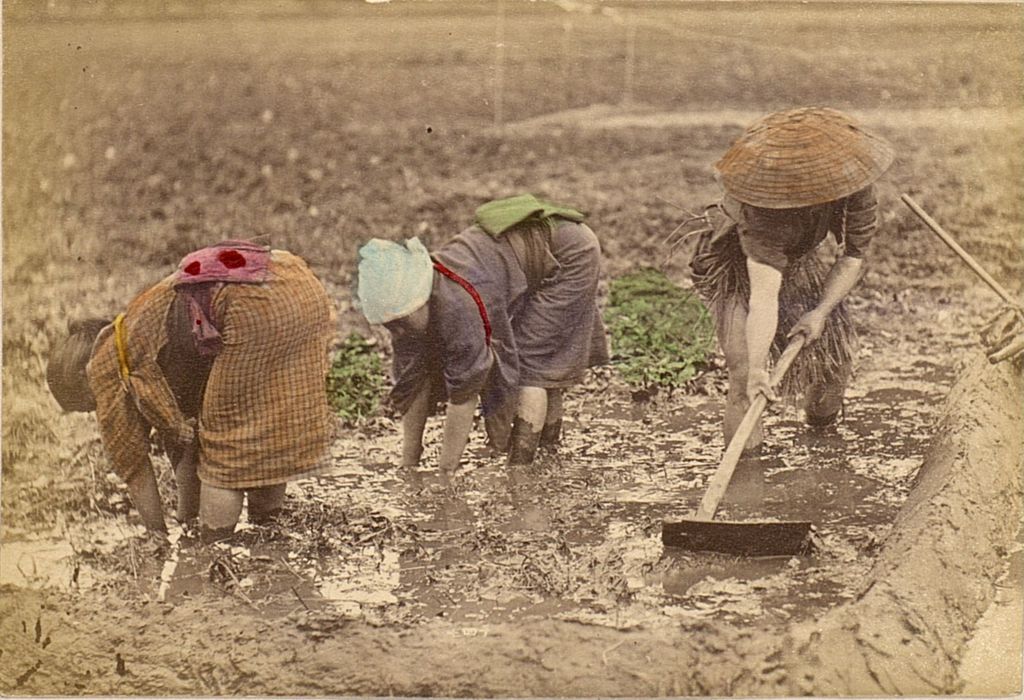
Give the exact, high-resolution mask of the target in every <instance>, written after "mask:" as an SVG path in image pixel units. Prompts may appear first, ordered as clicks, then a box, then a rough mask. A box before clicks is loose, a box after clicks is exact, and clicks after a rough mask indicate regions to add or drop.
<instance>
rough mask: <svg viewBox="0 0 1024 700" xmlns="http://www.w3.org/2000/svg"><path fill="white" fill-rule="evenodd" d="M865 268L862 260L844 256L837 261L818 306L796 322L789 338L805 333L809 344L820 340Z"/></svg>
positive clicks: (827, 278)
mask: <svg viewBox="0 0 1024 700" xmlns="http://www.w3.org/2000/svg"><path fill="white" fill-rule="evenodd" d="M863 267H864V261H863V260H861V259H860V258H855V257H851V256H842V257H840V258H839V259H838V260H836V262H835V264H834V265H833V266H832V269H831V270H829V272H828V276H827V277H826V278H825V285H824V288H823V290H822V293H821V300H820V301H819V302H818V305H817V306H816V307H814V308H813V309H811V310H810V311H808V312H807V313H806V314H804V315H803V317H801V318H800V320H799V321H797V322H796V324H795V325H794V326H793V328H792V329H791V330H790V331H789V336H790V337H792V336H794V335H796V334H797V333H804V334H806V336H807V342H808V343H813V342H814V341H815V340H817V339H818V338H820V337H821V333H822V331H823V330H824V329H825V322H826V321H827V320H828V315H829V314H830V313H832V309H834V308H835V307H836V306H837V305H838V304H839V302H841V301H842V300H843V298H844V297H846V295H847V294H849V293H850V290H852V289H853V288H854V287H855V286H857V282H858V281H859V280H860V273H861V270H862V269H863Z"/></svg>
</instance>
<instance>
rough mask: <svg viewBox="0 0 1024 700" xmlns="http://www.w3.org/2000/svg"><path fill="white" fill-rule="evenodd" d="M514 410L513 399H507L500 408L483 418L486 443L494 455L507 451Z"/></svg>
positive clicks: (514, 403)
mask: <svg viewBox="0 0 1024 700" xmlns="http://www.w3.org/2000/svg"><path fill="white" fill-rule="evenodd" d="M515 410H516V402H515V400H514V397H509V399H508V400H506V401H505V403H504V404H503V405H502V406H499V407H498V408H497V409H496V410H494V411H493V412H492V413H491V414H490V415H488V416H487V417H486V418H484V427H485V428H486V430H487V442H488V444H489V445H490V446H491V449H492V450H493V451H494V452H495V453H496V454H497V453H501V452H507V451H508V440H509V437H510V435H511V433H512V419H513V417H514V416H515Z"/></svg>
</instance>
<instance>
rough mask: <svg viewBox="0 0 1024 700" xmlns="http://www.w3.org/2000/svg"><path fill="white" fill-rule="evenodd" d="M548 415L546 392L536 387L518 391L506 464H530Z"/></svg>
mask: <svg viewBox="0 0 1024 700" xmlns="http://www.w3.org/2000/svg"><path fill="white" fill-rule="evenodd" d="M547 413H548V392H547V390H546V389H543V388H541V387H536V386H524V387H520V389H519V406H518V407H517V409H516V420H515V423H514V424H513V426H512V438H511V440H510V441H509V448H508V463H509V464H530V463H531V462H533V458H534V456H535V455H536V454H537V446H538V444H539V443H540V431H541V428H542V426H543V425H544V420H545V418H546V417H547Z"/></svg>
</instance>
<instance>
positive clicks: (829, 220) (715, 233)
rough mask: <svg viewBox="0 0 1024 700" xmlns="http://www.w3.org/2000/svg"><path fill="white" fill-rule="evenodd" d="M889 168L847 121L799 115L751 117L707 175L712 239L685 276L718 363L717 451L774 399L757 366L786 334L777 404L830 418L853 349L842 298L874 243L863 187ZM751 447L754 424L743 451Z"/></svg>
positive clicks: (755, 441) (869, 191)
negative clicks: (703, 311)
mask: <svg viewBox="0 0 1024 700" xmlns="http://www.w3.org/2000/svg"><path fill="white" fill-rule="evenodd" d="M892 161H893V149H892V147H891V146H890V145H889V143H888V142H886V141H885V140H884V139H882V138H880V137H878V136H876V135H874V134H872V133H870V132H868V131H866V130H865V129H863V128H862V127H860V126H859V125H858V124H857V123H855V122H854V121H853V120H852V119H850V118H849V117H848V116H846V115H844V114H842V113H841V112H838V111H836V110H832V109H827V108H801V109H793V110H788V111H783V112H778V113H775V114H771V115H768V116H767V117H764V118H762V119H761V120H759V121H758V122H756V123H755V124H753V125H752V126H750V127H749V128H748V129H747V130H746V132H745V133H744V134H743V135H742V136H741V137H740V138H739V139H738V140H737V141H736V142H735V143H734V144H733V145H732V146H731V147H730V148H729V150H728V151H727V152H726V153H725V155H724V156H723V157H722V159H721V160H720V161H719V162H718V163H717V164H716V166H715V167H716V170H717V171H718V174H719V176H720V182H721V185H722V188H723V190H724V196H723V199H722V201H721V203H720V204H719V205H717V206H716V207H712V208H711V210H710V211H709V219H710V220H711V224H712V226H711V229H712V230H710V231H709V232H706V233H705V234H704V235H703V236H702V237H701V238H700V239H699V241H698V244H697V248H696V251H695V253H694V255H693V257H692V259H691V262H690V267H691V273H692V278H693V281H694V284H695V286H696V287H697V289H698V291H699V292H700V294H701V296H702V297H703V298H704V300H705V301H706V302H707V303H708V305H709V307H710V308H711V311H712V313H713V315H714V316H715V321H716V328H717V335H718V340H719V343H720V345H721V347H722V350H723V352H724V354H725V360H726V365H727V369H728V373H729V393H728V399H727V404H726V409H725V419H724V428H725V437H726V440H727V441H728V440H730V439H731V438H732V436H733V433H734V432H735V431H736V428H737V427H738V425H739V423H740V421H741V420H742V418H743V415H744V413H745V412H746V410H747V407H748V406H749V405H750V401H751V400H752V399H753V398H754V397H755V396H756V395H757V394H759V393H762V394H764V395H765V396H766V397H767V398H769V399H775V398H777V397H776V396H775V394H774V392H773V391H772V390H771V389H770V388H769V385H768V376H769V375H768V362H769V356H772V357H778V355H779V354H780V353H781V352H782V349H783V348H784V347H785V346H786V344H787V342H788V339H789V338H790V337H792V336H794V335H796V334H798V333H803V334H805V335H806V340H807V345H805V348H804V350H803V351H802V352H801V353H800V356H799V357H798V358H797V360H796V363H795V364H794V365H793V367H792V369H791V370H790V371H789V373H788V374H787V375H786V377H785V379H784V381H783V383H782V386H781V393H782V394H785V395H795V394H798V393H803V394H804V402H803V406H804V409H805V413H806V421H807V423H808V424H809V425H812V426H826V425H829V424H832V423H833V422H834V421H835V420H836V419H837V416H838V415H839V413H840V410H841V409H842V403H843V394H844V392H845V389H846V384H847V381H848V379H849V377H850V372H851V361H852V355H853V353H852V344H853V340H854V338H853V328H852V324H851V322H850V318H849V315H848V312H847V310H846V308H845V306H844V304H843V299H844V298H845V297H846V295H847V294H848V293H849V292H850V290H851V289H853V287H854V286H855V285H856V284H857V282H858V281H859V279H860V276H861V273H862V268H863V265H864V258H865V256H866V255H867V254H868V249H869V246H870V243H871V239H872V237H873V236H874V234H875V229H876V226H877V216H876V211H877V202H876V197H875V189H874V185H873V183H874V182H875V181H876V180H877V179H878V178H879V177H880V176H881V175H882V173H883V172H885V170H886V169H887V168H888V167H889V165H890V164H891V163H892ZM829 233H831V234H832V235H833V237H834V239H835V241H836V243H837V244H838V246H839V249H838V250H839V253H838V257H837V258H836V259H835V262H834V264H832V266H831V267H828V265H827V263H826V261H824V260H821V259H820V255H819V246H820V245H821V243H822V242H823V241H824V240H825V239H826V237H827V236H828V234H829ZM762 439H763V433H762V429H761V425H760V423H759V424H758V425H757V427H756V429H755V430H754V432H753V433H752V435H751V438H750V440H749V441H748V443H747V445H746V447H747V449H748V450H753V449H755V448H758V447H759V446H760V445H761V443H762Z"/></svg>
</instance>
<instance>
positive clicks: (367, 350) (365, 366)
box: [327, 333, 384, 424]
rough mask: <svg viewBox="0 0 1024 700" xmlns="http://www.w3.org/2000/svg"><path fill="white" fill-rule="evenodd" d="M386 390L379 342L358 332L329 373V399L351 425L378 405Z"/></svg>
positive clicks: (332, 406) (332, 363)
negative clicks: (377, 343) (377, 344)
mask: <svg viewBox="0 0 1024 700" xmlns="http://www.w3.org/2000/svg"><path fill="white" fill-rule="evenodd" d="M383 391H384V369H383V365H382V363H381V359H380V353H379V352H378V351H377V347H376V344H374V343H373V342H372V341H369V340H367V339H366V338H364V337H362V336H361V335H359V334H357V333H352V334H351V335H349V337H348V338H346V339H345V341H344V342H342V344H341V347H339V348H338V350H337V352H336V353H335V355H334V359H333V361H332V362H331V369H330V371H329V372H328V373H327V401H328V403H329V404H330V406H331V409H332V410H333V411H334V412H335V413H336V414H338V415H339V416H340V417H341V418H342V420H344V421H345V422H346V423H348V424H352V423H355V422H356V421H358V420H360V419H362V418H365V417H367V416H368V415H370V414H371V413H373V411H374V410H375V409H376V408H377V406H378V404H379V403H380V397H381V395H382V393H383Z"/></svg>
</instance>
